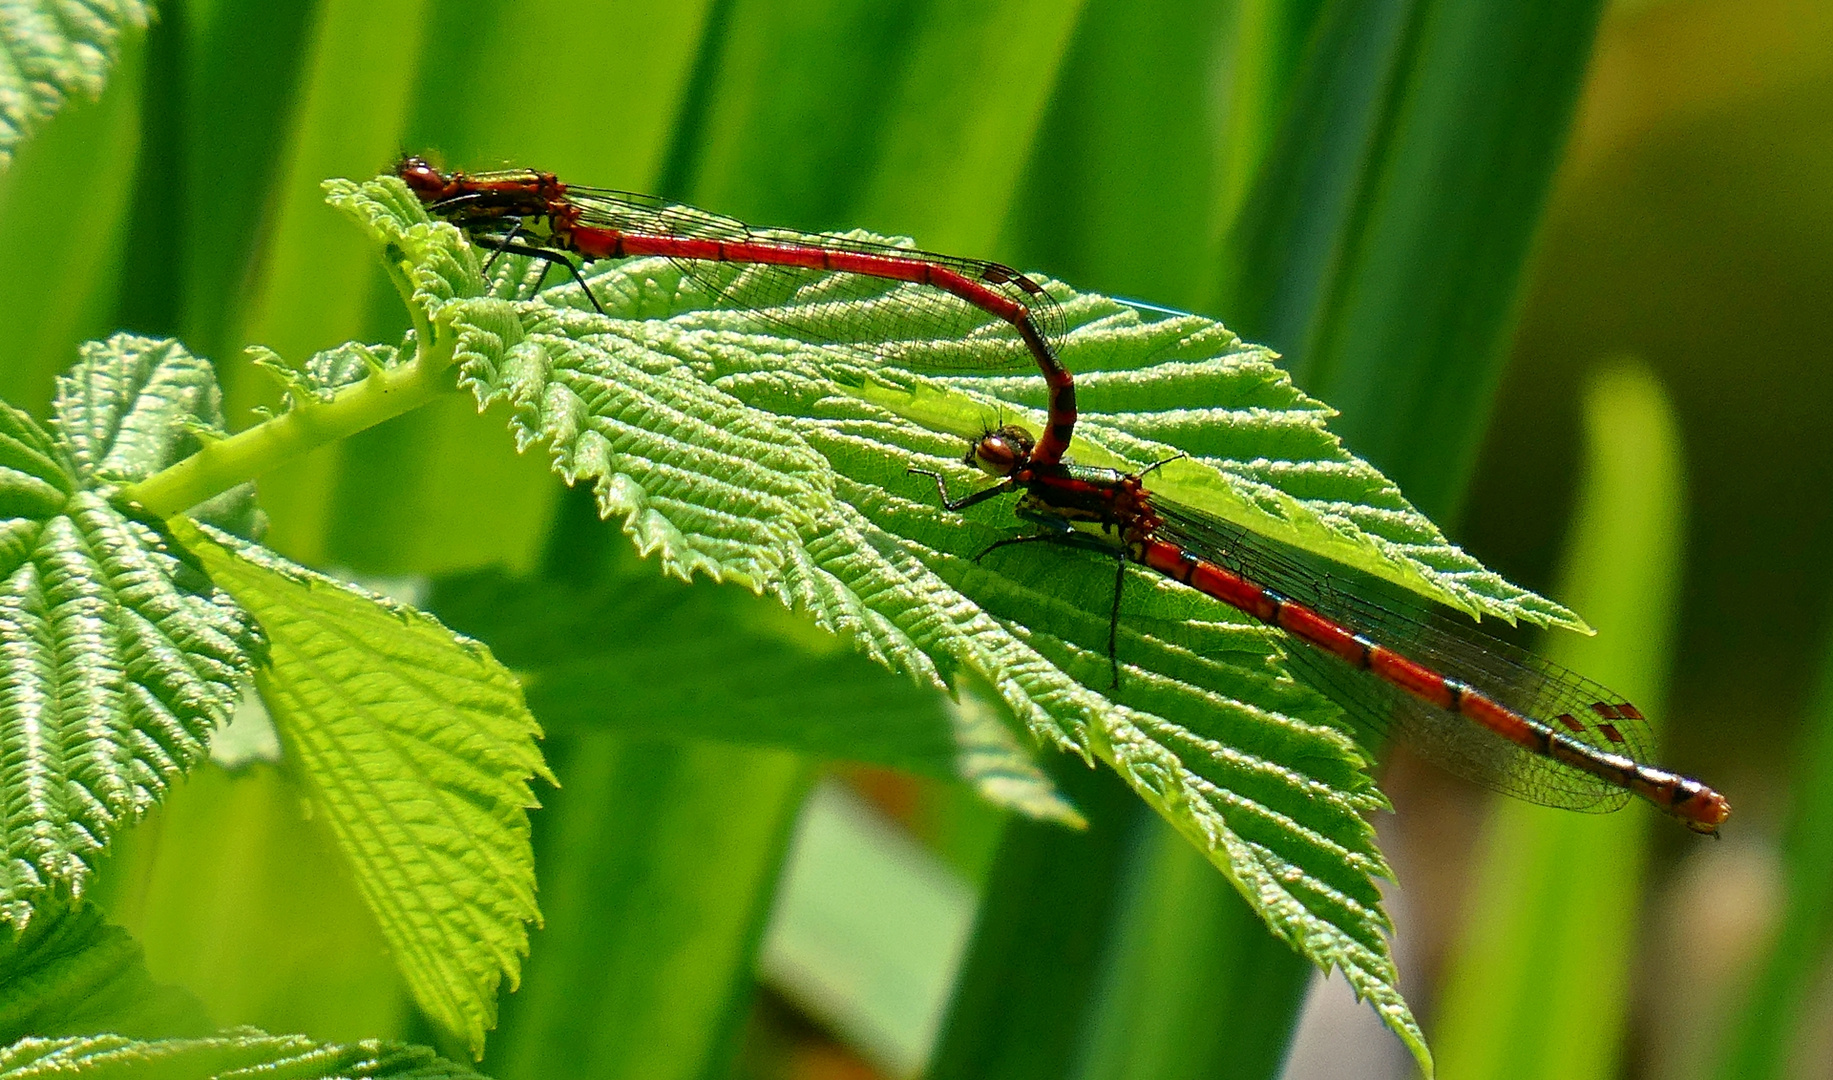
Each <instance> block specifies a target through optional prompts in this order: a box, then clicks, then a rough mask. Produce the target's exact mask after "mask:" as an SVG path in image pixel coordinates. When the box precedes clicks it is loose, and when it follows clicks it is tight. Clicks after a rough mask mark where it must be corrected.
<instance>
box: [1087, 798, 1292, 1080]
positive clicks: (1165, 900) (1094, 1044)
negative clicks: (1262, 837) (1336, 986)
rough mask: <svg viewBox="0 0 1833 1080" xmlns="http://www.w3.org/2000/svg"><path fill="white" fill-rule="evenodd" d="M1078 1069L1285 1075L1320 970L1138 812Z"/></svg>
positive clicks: (1228, 1076) (1184, 1079) (1125, 1079)
mask: <svg viewBox="0 0 1833 1080" xmlns="http://www.w3.org/2000/svg"><path fill="white" fill-rule="evenodd" d="M1135 816H1136V818H1137V821H1136V822H1135V825H1134V830H1133V834H1132V836H1131V837H1130V838H1129V839H1130V843H1129V850H1128V865H1127V867H1126V868H1125V870H1124V873H1123V881H1124V892H1123V894H1122V897H1121V902H1120V905H1119V907H1118V911H1117V916H1116V918H1115V919H1114V932H1113V935H1112V938H1111V944H1110V946H1109V948H1110V952H1109V954H1108V957H1107V960H1106V964H1105V967H1104V970H1103V972H1102V979H1101V982H1100V984H1099V985H1098V986H1097V987H1096V988H1095V996H1094V1001H1095V1002H1096V1007H1095V1008H1094V1009H1093V1010H1091V1014H1092V1015H1091V1016H1090V1020H1089V1024H1090V1026H1089V1028H1088V1030H1086V1031H1085V1032H1083V1033H1082V1037H1081V1047H1080V1055H1079V1056H1080V1061H1079V1067H1078V1069H1077V1070H1076V1072H1075V1073H1074V1074H1073V1075H1074V1076H1075V1077H1077V1080H1235V1078H1240V1080H1265V1078H1269V1077H1273V1076H1276V1075H1278V1073H1279V1068H1280V1064H1281V1063H1282V1062H1283V1061H1284V1059H1285V1054H1286V1046H1287V1043H1288V1042H1289V1041H1290V1038H1291V1031H1292V1024H1293V1020H1294V1018H1295V1016H1296V1014H1297V1012H1298V1008H1299V1006H1300V1005H1301V1004H1302V1003H1303V1002H1304V999H1305V989H1306V987H1307V986H1309V985H1310V983H1311V975H1312V969H1311V967H1310V966H1309V965H1307V964H1306V963H1305V962H1304V960H1303V958H1301V957H1300V956H1299V955H1298V954H1296V953H1294V952H1293V951H1292V950H1291V949H1290V948H1288V947H1287V946H1286V944H1285V943H1284V942H1281V941H1280V940H1278V939H1277V938H1275V937H1273V935H1271V934H1269V933H1267V930H1266V925H1265V924H1264V923H1262V922H1261V921H1260V918H1259V916H1257V915H1255V914H1254V912H1253V910H1252V909H1250V908H1249V907H1248V906H1247V904H1246V903H1245V902H1243V901H1242V899H1241V897H1240V896H1238V895H1236V893H1235V891H1234V890H1233V889H1231V888H1229V886H1228V882H1227V881H1225V880H1223V879H1222V878H1220V877H1218V876H1217V875H1216V873H1215V871H1214V869H1213V868H1212V867H1211V866H1210V865H1209V864H1208V863H1207V862H1205V861H1204V860H1203V858H1202V857H1201V856H1200V855H1198V854H1197V852H1196V851H1195V850H1193V849H1192V848H1191V846H1190V844H1189V843H1188V842H1187V841H1185V840H1184V839H1183V838H1182V837H1180V836H1178V835H1177V833H1176V832H1175V831H1173V830H1172V829H1170V828H1169V827H1167V826H1166V825H1165V823H1164V822H1163V821H1160V820H1159V819H1157V818H1156V817H1152V816H1150V815H1145V814H1136V815H1135Z"/></svg>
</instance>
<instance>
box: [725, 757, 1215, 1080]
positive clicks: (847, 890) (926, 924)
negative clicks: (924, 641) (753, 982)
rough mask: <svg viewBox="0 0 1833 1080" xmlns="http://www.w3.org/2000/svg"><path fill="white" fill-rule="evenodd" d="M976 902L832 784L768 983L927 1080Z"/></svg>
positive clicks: (803, 846)
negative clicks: (925, 1068)
mask: <svg viewBox="0 0 1833 1080" xmlns="http://www.w3.org/2000/svg"><path fill="white" fill-rule="evenodd" d="M1210 876H1211V877H1214V874H1213V873H1212V874H1211V875H1210ZM974 900H975V897H974V894H973V892H972V890H970V889H969V888H968V886H967V884H966V883H965V882H964V881H962V880H961V878H960V877H959V876H957V875H956V874H954V873H953V872H951V871H950V870H949V869H948V867H947V866H945V865H944V864H942V862H941V861H940V860H939V859H937V858H936V856H934V855H932V854H930V853H929V852H928V851H926V850H924V849H923V847H922V846H920V845H919V844H918V843H917V842H916V841H915V840H914V839H912V838H911V837H910V836H909V834H908V833H906V832H904V831H903V830H902V829H900V828H898V827H897V826H896V825H895V824H894V823H892V822H891V821H889V820H887V819H886V818H885V817H884V815H883V814H882V813H880V812H879V811H877V810H875V809H874V808H873V807H872V806H871V805H870V804H868V803H866V802H865V801H864V800H863V799H861V798H860V797H859V796H857V795H855V794H853V793H851V792H850V791H848V790H847V788H846V787H845V786H844V785H842V784H840V783H839V782H837V781H829V782H827V783H824V784H822V785H820V786H819V787H817V788H816V789H815V793H814V795H813V796H812V797H811V798H810V799H809V800H808V802H807V804H806V805H805V806H804V809H803V812H802V817H801V821H800V822H799V823H798V825H797V827H796V837H795V842H794V844H793V845H792V846H791V848H790V852H789V859H788V862H787V865H786V869H785V873H784V880H783V883H782V886H781V887H780V888H779V889H778V891H777V898H776V907H775V909H774V911H773V912H772V915H771V919H770V930H769V934H768V935H767V937H766V938H765V940H764V947H763V952H762V954H761V955H760V957H759V959H758V967H759V972H760V974H761V975H762V976H763V978H764V979H765V980H766V981H767V982H768V983H770V984H771V985H772V986H774V987H775V988H776V989H777V990H778V991H779V992H781V993H783V994H784V995H785V996H787V997H789V998H790V999H791V1000H793V1001H795V1002H796V1003H797V1004H799V1005H800V1006H802V1008H803V1009H804V1010H806V1011H807V1012H808V1013H809V1014H810V1015H811V1016H813V1017H815V1018H816V1019H818V1020H821V1021H823V1022H824V1023H826V1024H827V1025H829V1026H831V1027H832V1028H834V1029H835V1030H836V1031H838V1032H839V1033H840V1034H841V1035H842V1036H843V1037H845V1038H846V1040H847V1041H848V1042H849V1043H851V1044H852V1045H853V1046H856V1047H858V1048H859V1049H860V1050H861V1051H862V1052H863V1053H864V1054H865V1056H866V1057H867V1058H869V1059H870V1060H871V1061H873V1062H874V1063H875V1064H877V1065H878V1066H879V1067H880V1068H882V1069H883V1070H884V1071H886V1072H888V1073H889V1074H891V1075H892V1076H916V1075H919V1074H920V1073H921V1072H922V1071H923V1065H924V1063H925V1061H926V1060H927V1058H928V1056H929V1052H930V1048H931V1046H932V1044H933V1043H934V1041H935V1036H936V1029H937V1027H938V1026H939V1025H940V1023H941V1020H942V1011H943V1008H944V1007H945V1006H946V1005H947V1003H948V996H949V991H950V988H951V987H952V985H953V982H954V977H955V969H956V966H957V965H958V964H959V963H960V959H961V953H962V950H963V948H964V946H965V945H966V943H967V937H968V933H969V931H970V929H971V928H972V925H973V916H974Z"/></svg>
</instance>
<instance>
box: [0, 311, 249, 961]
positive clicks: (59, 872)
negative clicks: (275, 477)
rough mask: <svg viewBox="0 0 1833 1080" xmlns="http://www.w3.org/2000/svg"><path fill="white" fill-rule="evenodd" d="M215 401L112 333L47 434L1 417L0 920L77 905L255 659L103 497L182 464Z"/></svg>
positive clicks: (185, 361)
mask: <svg viewBox="0 0 1833 1080" xmlns="http://www.w3.org/2000/svg"><path fill="white" fill-rule="evenodd" d="M111 372H113V373H116V374H121V375H124V376H126V377H122V378H113V377H110V375H109V373H111ZM214 398H215V386H214V384H213V383H211V382H210V381H209V372H208V369H207V367H205V368H202V369H200V368H198V367H197V362H196V361H194V360H192V359H191V358H190V357H188V356H186V355H184V354H183V353H182V351H181V350H176V349H172V348H165V347H162V346H160V345H159V344H158V343H151V342H148V341H146V340H145V339H132V338H127V337H117V338H116V339H114V340H112V341H110V342H109V343H107V344H106V345H98V346H92V347H89V348H87V349H86V350H85V352H84V355H83V360H82V362H81V363H79V364H78V365H77V367H76V368H75V369H74V370H73V372H72V374H71V375H69V376H67V377H66V378H65V380H64V381H63V383H62V384H61V388H60V393H59V397H58V402H57V413H56V418H55V419H54V421H53V427H54V430H55V435H54V434H53V433H52V432H47V431H45V430H44V429H43V428H41V427H39V426H38V424H37V423H36V422H34V421H33V420H32V419H31V417H29V416H27V415H25V414H24V413H21V412H19V411H17V410H15V409H13V408H12V407H11V406H8V405H5V404H3V403H0V762H3V763H4V764H0V792H4V812H3V816H0V856H3V857H4V863H0V922H10V923H12V924H14V925H15V926H18V927H23V926H25V925H26V924H27V923H28V922H29V921H30V919H31V917H32V913H33V910H34V907H35V906H36V905H37V904H38V903H39V902H40V901H41V899H42V898H43V895H44V893H45V891H46V890H51V889H65V890H68V891H69V892H71V893H73V894H80V893H81V891H82V889H83V887H84V885H85V883H86V879H87V876H88V874H89V872H90V870H91V869H92V864H93V860H94V858H95V856H96V855H97V853H99V852H100V851H101V850H102V849H103V848H104V847H105V846H106V845H107V843H108V841H109V838H110V837H111V836H112V835H113V834H114V832H115V830H117V829H119V828H121V827H123V826H125V825H127V824H130V823H131V822H133V821H134V820H135V819H137V818H138V817H139V816H140V815H141V814H143V813H145V812H146V810H147V809H148V808H150V807H151V806H152V805H153V804H154V803H155V802H157V801H158V800H159V799H160V798H161V797H162V796H163V794H164V792H165V789H166V785H167V784H168V783H170V782H171V780H172V779H174V778H175V777H177V776H179V775H181V774H182V773H184V772H185V771H186V770H188V769H189V768H190V767H191V766H192V765H194V764H196V762H197V761H198V760H199V759H201V758H202V757H203V756H204V754H205V752H206V750H207V745H208V739H209V735H210V732H211V730H212V729H213V728H215V727H216V726H217V725H218V724H220V723H221V722H223V721H224V720H226V719H227V718H228V716H229V714H230V712H231V711H232V710H233V708H234V706H235V703H236V700H237V699H238V698H239V696H240V688H239V684H240V682H241V681H242V680H243V679H244V678H246V676H247V675H248V673H249V672H250V670H251V668H252V666H253V659H254V656H255V655H256V654H258V652H259V649H260V645H261V642H260V633H259V630H258V629H257V628H256V627H255V625H254V623H253V621H252V620H251V619H249V617H248V616H247V615H246V614H245V613H243V612H242V611H241V609H239V608H237V607H236V606H235V603H234V602H233V601H232V600H230V599H229V597H228V596H227V595H226V594H224V593H222V592H220V591H219V590H217V589H216V588H215V587H214V586H213V585H212V584H211V583H210V581H209V579H208V578H207V577H206V576H205V575H204V574H202V573H201V572H199V571H198V570H197V569H195V567H193V566H191V565H188V564H187V563H186V562H185V561H184V560H183V559H182V557H181V554H180V553H175V552H174V551H172V550H171V549H170V547H169V546H168V545H167V543H166V541H165V539H164V537H163V536H162V534H161V532H160V531H159V529H158V528H157V527H156V523H149V522H145V521H141V520H137V519H135V518H131V517H129V516H128V515H127V514H125V513H123V512H122V511H121V510H120V509H118V508H116V507H115V506H114V505H112V504H111V503H110V502H109V500H108V498H107V496H108V493H109V492H110V490H111V489H112V486H113V484H114V483H115V482H117V481H118V480H120V479H125V478H131V477H133V476H136V475H144V474H145V473H146V472H148V471H151V470H154V469H157V468H160V467H162V466H164V465H166V464H169V463H170V462H171V460H172V458H173V455H175V454H177V453H180V452H182V451H183V449H184V446H185V445H186V440H191V439H194V436H192V435H191V434H189V433H188V431H187V430H186V428H185V425H184V424H183V423H182V422H181V421H185V420H190V421H194V422H202V423H206V424H207V423H211V422H213V421H215V420H219V419H220V417H215V416H212V415H210V413H211V409H210V407H209V403H212V402H214Z"/></svg>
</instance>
